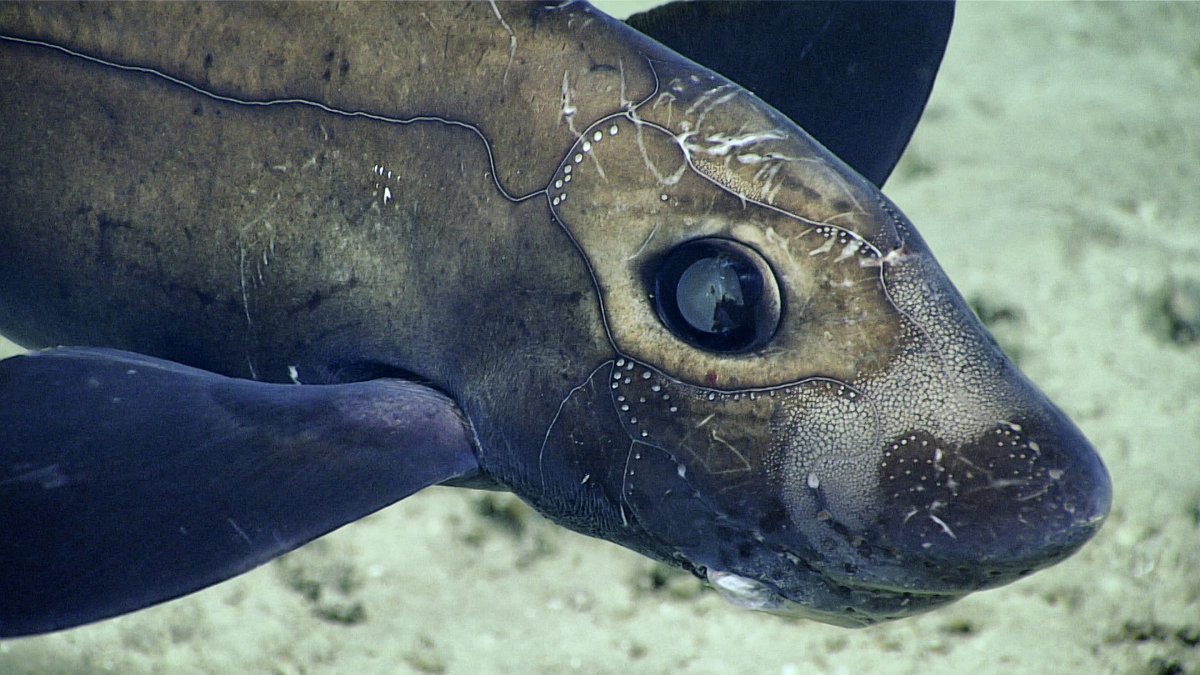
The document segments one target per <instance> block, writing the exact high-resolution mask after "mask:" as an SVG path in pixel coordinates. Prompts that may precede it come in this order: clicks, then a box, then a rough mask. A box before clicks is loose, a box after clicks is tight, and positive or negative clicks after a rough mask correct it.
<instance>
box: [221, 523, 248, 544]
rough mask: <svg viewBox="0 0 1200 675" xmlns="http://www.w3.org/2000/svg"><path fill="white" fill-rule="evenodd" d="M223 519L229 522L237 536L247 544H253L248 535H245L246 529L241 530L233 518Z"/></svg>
mask: <svg viewBox="0 0 1200 675" xmlns="http://www.w3.org/2000/svg"><path fill="white" fill-rule="evenodd" d="M225 520H227V521H229V524H230V526H232V527H233V530H234V532H237V533H238V536H239V537H241V538H242V539H244V540H245V541H246V543H247V544H250V545H251V546H253V545H254V542H253V541H251V540H250V537H249V536H247V535H246V531H245V530H243V529H242V528H241V527H240V526H239V525H238V524H237V522H236V521H234V519H233V518H226V519H225Z"/></svg>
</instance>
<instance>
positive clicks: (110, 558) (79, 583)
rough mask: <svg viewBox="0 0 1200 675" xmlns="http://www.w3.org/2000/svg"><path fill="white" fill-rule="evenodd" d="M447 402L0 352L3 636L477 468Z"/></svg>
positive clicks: (136, 598) (94, 614)
mask: <svg viewBox="0 0 1200 675" xmlns="http://www.w3.org/2000/svg"><path fill="white" fill-rule="evenodd" d="M471 438H472V436H471V433H470V431H469V429H468V426H467V423H466V422H465V420H464V419H463V417H462V415H461V413H460V412H459V409H458V408H457V407H456V405H455V404H454V402H453V401H451V400H450V399H448V398H446V397H445V396H443V395H441V394H439V393H437V392H435V391H433V390H431V389H429V388H427V387H423V386H420V385H416V384H413V383H410V382H405V381H400V380H373V381H369V382H360V383H354V384H341V385H325V386H308V385H304V386H301V385H279V384H264V383H259V382H253V381H249V380H241V379H232V378H228V377H224V376H221V375H216V374H213V373H210V372H207V371H203V370H197V369H194V368H189V367H186V366H182V365H179V364H176V363H172V362H169V361H162V360H159V359H154V358H150V357H146V356H142V355H138V354H132V353H128V352H120V351H114V350H107V349H80V348H66V349H54V350H49V351H45V352H40V353H35V354H31V355H27V356H17V357H14V358H11V359H8V360H5V361H0V637H11V636H19V635H29V634H33V633H41V632H46V631H52V630H58V629H62V628H67V627H70V626H75V625H78V624H83V623H88V622H90V621H95V620H98V619H103V618H106V617H110V616H114V615H117V614H121V613H124V612H129V611H132V610H136V609H139V608H141V607H145V606H147V605H152V604H155V603H159V602H162V601H164V600H168V599H171V598H174V597H177V596H180V595H184V594H186V593H190V592H192V591H195V590H198V589H200V588H203V587H205V586H208V585H211V584H214V583H217V582H219V581H222V580H224V579H227V578H229V577H232V576H235V575H237V574H240V573H242V572H245V571H247V570H249V569H251V568H253V567H255V566H257V565H260V564H262V563H264V562H266V561H268V560H271V559H272V558H275V557H276V556H279V555H281V554H283V553H285V552H287V551H289V550H292V549H294V548H296V547H298V546H300V545H301V544H304V543H305V542H307V541H309V540H311V539H313V538H315V537H319V536H321V535H322V534H325V533H327V532H329V531H331V530H334V529H336V528H338V527H340V526H342V525H344V524H346V523H349V522H351V521H353V520H356V519H358V518H361V517H363V516H365V515H367V514H369V513H371V512H373V511H376V510H378V509H380V508H382V507H384V506H387V505H388V504H391V503H393V502H395V501H397V500H400V499H403V498H404V497H406V496H408V495H410V494H412V493H414V492H416V491H417V490H420V489H421V488H423V487H426V486H428V485H434V484H437V483H441V482H444V481H447V480H450V479H454V478H460V477H464V476H467V477H469V476H471V475H472V474H473V473H475V472H476V471H477V470H478V466H477V462H476V456H475V452H474V449H473V443H472V441H471Z"/></svg>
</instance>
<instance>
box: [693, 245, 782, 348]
mask: <svg viewBox="0 0 1200 675" xmlns="http://www.w3.org/2000/svg"><path fill="white" fill-rule="evenodd" d="M761 294H762V279H761V278H759V276H758V274H757V272H756V271H755V270H753V269H749V268H747V267H746V266H745V265H744V264H742V263H741V262H740V261H738V260H735V259H733V258H731V257H730V256H729V255H726V254H719V255H717V256H714V257H711V258H701V259H700V260H697V261H696V262H694V263H692V264H691V265H690V266H688V268H687V269H686V270H684V272H683V274H681V275H680V276H679V282H678V284H677V285H676V286H675V302H676V304H677V305H678V306H679V313H680V314H681V315H682V316H683V319H684V320H685V321H687V322H688V323H689V324H690V325H691V326H692V327H693V328H695V329H696V330H699V331H703V332H705V333H718V334H727V333H730V332H732V331H734V330H736V329H737V328H738V327H739V326H741V325H744V324H746V323H747V322H748V321H750V320H751V319H752V314H753V308H754V304H755V303H756V302H757V301H758V297H759V295H761Z"/></svg>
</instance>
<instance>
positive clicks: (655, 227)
mask: <svg viewBox="0 0 1200 675" xmlns="http://www.w3.org/2000/svg"><path fill="white" fill-rule="evenodd" d="M660 227H662V220H659V221H658V222H657V223H655V224H654V229H653V230H650V234H649V236H647V237H646V241H643V242H642V245H641V246H640V247H638V250H636V251H634V252H633V255H630V256H628V257H626V258H625V259H626V260H633V259H634V258H636V257H638V256H639V255H641V254H642V251H645V250H646V247H647V246H648V245H649V244H650V240H651V239H653V238H654V235H656V234H658V228H660Z"/></svg>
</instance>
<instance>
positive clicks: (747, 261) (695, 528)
mask: <svg viewBox="0 0 1200 675" xmlns="http://www.w3.org/2000/svg"><path fill="white" fill-rule="evenodd" d="M656 66H657V73H656V74H657V76H658V80H659V86H658V88H657V90H656V92H655V94H653V95H652V96H651V97H650V98H648V99H647V100H645V101H644V102H641V103H640V104H638V105H635V106H632V107H630V109H629V110H627V111H626V112H623V113H621V114H616V115H613V116H611V117H608V118H605V119H602V120H600V121H598V122H596V123H595V124H594V125H592V126H591V127H589V128H587V129H586V130H583V131H582V133H581V135H580V141H579V142H578V143H577V144H576V146H575V147H574V148H573V149H572V151H571V152H570V153H568V155H567V157H566V159H565V160H564V161H563V162H562V164H561V166H560V167H559V170H558V172H557V174H556V175H555V177H554V180H553V182H552V187H551V189H550V191H549V198H550V200H551V203H552V204H553V211H554V214H555V217H556V218H557V220H558V221H559V222H560V223H561V224H562V225H563V226H564V227H565V228H566V229H567V230H568V231H569V233H570V235H571V237H572V238H573V240H574V241H575V242H576V244H577V245H578V247H579V249H580V250H581V252H582V253H583V254H584V256H585V257H586V258H587V262H588V265H589V267H590V269H591V272H592V275H593V277H594V280H595V284H596V287H597V289H598V293H599V296H600V300H601V306H602V314H603V318H604V322H605V327H606V330H607V332H608V335H609V337H610V339H611V341H612V344H613V345H614V347H615V351H616V357H615V359H614V361H613V362H612V364H611V366H610V367H608V368H607V369H605V370H603V371H602V372H603V378H605V380H606V383H605V384H604V388H606V389H607V390H608V394H609V395H610V396H611V405H612V407H613V409H614V410H615V411H616V414H617V415H618V416H619V418H620V421H621V426H622V428H623V429H624V431H625V433H626V434H627V436H628V443H629V448H628V456H627V458H626V461H625V466H624V469H623V472H622V480H621V487H620V495H621V500H622V508H623V511H622V515H623V518H627V519H628V520H629V521H630V522H633V523H636V527H637V528H640V529H642V530H644V532H645V535H646V539H647V541H648V542H649V543H644V544H642V547H644V548H648V549H649V550H650V552H651V553H652V554H654V555H657V556H659V557H661V558H663V559H665V560H668V561H672V562H675V563H676V564H681V565H683V566H685V567H688V568H690V569H692V570H693V571H695V572H697V573H700V574H703V575H705V576H706V577H707V578H708V580H709V581H710V582H711V583H712V584H713V586H714V587H715V588H716V589H717V590H718V591H719V592H720V593H721V594H722V595H723V596H724V597H725V598H726V599H728V600H730V601H731V602H733V603H735V604H738V605H742V606H745V607H750V608H754V609H761V610H766V611H770V612H777V613H781V614H789V615H797V616H802V617H807V618H813V619H817V620H820V621H824V622H828V623H834V624H840V625H849V626H855V625H868V624H871V623H875V622H878V621H883V620H887V619H894V618H898V617H902V616H907V615H911V614H915V613H919V612H922V611H926V610H929V609H931V608H934V607H937V606H940V605H943V604H946V603H948V602H951V601H953V600H955V599H957V598H960V597H962V596H963V595H965V594H966V593H968V592H970V591H974V590H979V589H984V588H989V587H994V586H998V585H1001V584H1005V583H1008V582H1011V581H1013V580H1015V579H1017V578H1019V577H1022V576H1024V575H1026V574H1028V573H1030V572H1032V571H1034V570H1036V569H1039V568H1042V567H1046V566H1048V565H1051V564H1054V563H1056V562H1058V561H1060V560H1062V559H1064V558H1065V557H1067V556H1068V555H1070V554H1071V553H1072V552H1074V551H1075V550H1077V549H1078V548H1079V547H1080V546H1081V545H1083V543H1084V542H1086V541H1087V540H1088V539H1089V538H1090V537H1091V536H1092V535H1093V534H1095V532H1096V531H1097V529H1098V528H1099V526H1100V524H1101V523H1102V521H1103V520H1104V518H1105V516H1106V515H1107V513H1108V510H1109V506H1110V501H1111V488H1110V484H1109V478H1108V475H1107V473H1106V471H1105V468H1104V466H1103V465H1102V463H1101V461H1100V459H1099V458H1098V456H1097V454H1096V452H1095V451H1094V450H1093V448H1092V447H1091V446H1090V445H1089V444H1088V442H1087V440H1086V439H1085V438H1084V437H1083V436H1082V434H1081V433H1080V431H1079V429H1078V428H1076V426H1075V425H1074V424H1073V423H1072V422H1071V421H1070V420H1069V419H1067V417H1066V416H1065V415H1064V414H1063V413H1062V412H1061V411H1060V410H1059V409H1058V408H1057V407H1055V406H1054V405H1053V404H1052V403H1051V402H1050V401H1049V400H1047V398H1046V397H1045V396H1044V395H1043V394H1042V393H1041V392H1039V391H1038V390H1037V389H1036V388H1035V387H1034V386H1033V385H1032V384H1031V383H1030V382H1029V381H1028V380H1027V379H1026V378H1025V377H1023V376H1022V374H1021V373H1020V372H1019V371H1018V370H1017V369H1016V367H1015V366H1014V365H1013V364H1012V362H1011V361H1010V360H1009V359H1008V358H1007V357H1006V356H1005V355H1004V354H1003V353H1002V351H1001V350H1000V348H999V347H998V346H997V344H996V342H995V340H993V339H992V337H991V336H990V335H989V334H988V332H987V331H986V330H985V329H984V328H983V326H982V325H981V324H980V322H979V321H978V320H977V319H976V317H975V316H974V315H973V313H972V312H971V310H970V309H969V308H968V307H967V305H966V304H965V302H964V301H963V299H962V298H961V297H960V296H959V294H958V293H957V291H956V290H955V289H954V287H953V286H952V285H951V283H950V282H949V280H948V279H947V278H946V277H945V275H944V274H943V273H942V271H941V269H940V268H939V266H938V264H937V263H936V261H935V260H934V258H933V256H932V255H931V254H930V252H929V250H928V249H927V248H926V246H925V244H924V243H923V242H922V240H921V239H920V237H919V236H918V235H917V233H916V231H915V230H914V229H913V227H912V226H911V224H910V223H909V222H908V221H907V220H906V218H905V217H904V215H903V214H901V213H900V211H899V210H897V208H896V207H895V206H894V205H893V204H892V203H891V202H889V201H888V200H887V199H886V198H885V197H884V196H883V195H882V194H881V193H880V192H879V190H878V189H876V187H875V186H874V185H872V184H871V183H869V182H868V181H866V180H864V179H863V178H861V177H860V176H858V175H857V174H855V173H854V172H853V171H851V170H849V169H848V168H847V167H846V166H845V165H844V164H842V163H841V162H840V161H839V160H837V159H835V158H834V157H833V156H832V155H831V154H830V153H829V152H827V151H826V150H825V149H824V148H822V147H821V146H820V145H819V144H817V143H815V142H814V141H813V140H812V139H811V138H810V137H809V136H808V135H807V134H806V133H805V132H803V131H802V130H800V129H799V128H797V127H796V126H795V125H794V124H793V123H792V122H791V121H789V120H788V119H786V118H784V117H783V116H782V115H780V114H779V113H777V112H775V111H774V110H772V109H771V108H769V107H767V106H765V105H764V104H763V103H762V102H761V101H759V100H758V99H757V98H755V97H754V96H752V95H751V94H749V93H747V92H746V91H744V90H742V89H740V88H739V87H737V86H734V85H732V84H730V83H728V82H725V81H723V80H721V79H719V78H716V77H705V76H700V75H697V74H696V73H695V72H693V71H687V70H680V71H679V72H676V71H675V70H674V69H673V67H672V66H671V65H669V64H656Z"/></svg>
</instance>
